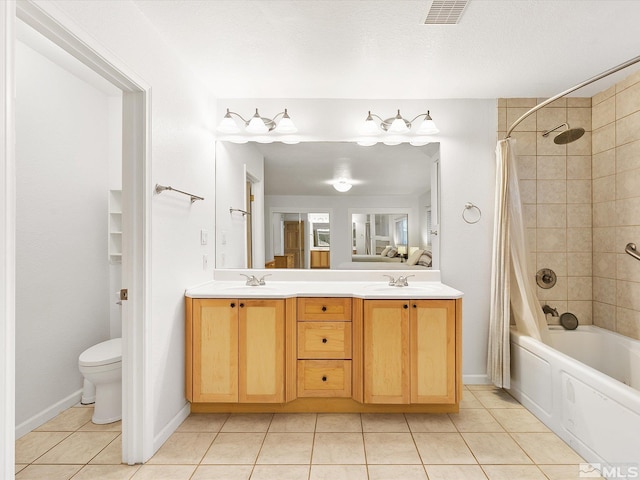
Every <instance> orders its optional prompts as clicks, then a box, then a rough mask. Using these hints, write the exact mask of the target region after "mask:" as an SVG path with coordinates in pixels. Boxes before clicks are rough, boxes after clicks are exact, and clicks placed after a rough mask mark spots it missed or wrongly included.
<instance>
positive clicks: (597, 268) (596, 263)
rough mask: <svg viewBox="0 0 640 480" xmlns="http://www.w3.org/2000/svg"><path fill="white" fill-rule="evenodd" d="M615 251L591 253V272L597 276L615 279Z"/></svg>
mask: <svg viewBox="0 0 640 480" xmlns="http://www.w3.org/2000/svg"><path fill="white" fill-rule="evenodd" d="M616 255H617V254H616V253H603V252H596V253H594V254H593V274H594V275H595V276H597V277H603V278H612V279H615V278H616V275H617V271H616Z"/></svg>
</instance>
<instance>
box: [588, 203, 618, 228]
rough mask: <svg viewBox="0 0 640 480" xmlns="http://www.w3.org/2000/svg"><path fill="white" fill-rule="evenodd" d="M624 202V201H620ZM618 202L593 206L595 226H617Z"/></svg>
mask: <svg viewBox="0 0 640 480" xmlns="http://www.w3.org/2000/svg"><path fill="white" fill-rule="evenodd" d="M619 201H622V200H619ZM616 203H617V202H616V201H611V202H600V203H594V204H593V225H594V226H596V225H597V226H599V227H613V226H615V225H616Z"/></svg>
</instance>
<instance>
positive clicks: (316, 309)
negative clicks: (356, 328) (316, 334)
mask: <svg viewBox="0 0 640 480" xmlns="http://www.w3.org/2000/svg"><path fill="white" fill-rule="evenodd" d="M298 320H301V321H307V320H312V321H313V320H332V321H338V322H340V321H343V322H348V321H349V320H351V298H325V297H318V298H315V297H308V298H299V299H298Z"/></svg>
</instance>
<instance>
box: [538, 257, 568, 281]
mask: <svg viewBox="0 0 640 480" xmlns="http://www.w3.org/2000/svg"><path fill="white" fill-rule="evenodd" d="M541 268H550V269H551V270H553V271H554V272H556V275H560V276H561V277H566V276H567V254H566V253H564V252H561V253H544V252H541V253H538V255H537V258H536V271H538V270H540V269H541Z"/></svg>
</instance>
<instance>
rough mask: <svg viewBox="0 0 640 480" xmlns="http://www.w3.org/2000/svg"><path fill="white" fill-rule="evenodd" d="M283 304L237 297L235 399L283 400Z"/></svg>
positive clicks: (259, 401) (262, 401)
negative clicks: (237, 350) (237, 362)
mask: <svg viewBox="0 0 640 480" xmlns="http://www.w3.org/2000/svg"><path fill="white" fill-rule="evenodd" d="M284 304H285V301H284V300H246V299H243V300H239V310H238V312H239V317H238V318H239V334H240V336H239V345H240V349H239V350H240V352H239V358H240V372H239V395H238V401H239V402H243V403H284V386H285V384H284V368H285V364H284V358H285V356H284V352H285V347H284V340H285V338H284V337H285V332H284V328H285V321H284V312H285V309H284Z"/></svg>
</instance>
